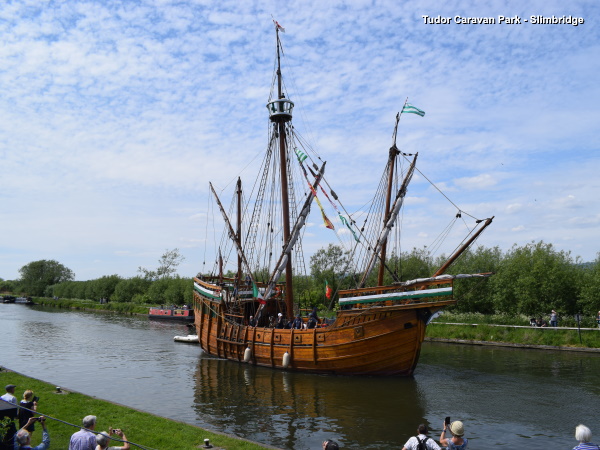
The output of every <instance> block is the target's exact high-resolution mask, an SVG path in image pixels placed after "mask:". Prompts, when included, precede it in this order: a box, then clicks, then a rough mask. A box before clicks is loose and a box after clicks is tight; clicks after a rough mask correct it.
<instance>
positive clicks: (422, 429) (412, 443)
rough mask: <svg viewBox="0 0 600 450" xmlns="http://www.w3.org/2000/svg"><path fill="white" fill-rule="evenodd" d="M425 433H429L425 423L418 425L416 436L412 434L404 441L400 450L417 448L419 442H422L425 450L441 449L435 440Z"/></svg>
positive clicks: (415, 449) (414, 449)
mask: <svg viewBox="0 0 600 450" xmlns="http://www.w3.org/2000/svg"><path fill="white" fill-rule="evenodd" d="M427 433H429V430H428V429H427V425H425V424H421V425H419V428H417V436H413V437H411V438H410V439H409V440H408V441H406V444H404V447H402V450H417V449H418V448H419V442H424V443H425V447H426V448H427V450H442V449H441V448H440V446H439V445H438V444H437V442H435V441H434V440H433V439H431V438H430V437H429V436H427Z"/></svg>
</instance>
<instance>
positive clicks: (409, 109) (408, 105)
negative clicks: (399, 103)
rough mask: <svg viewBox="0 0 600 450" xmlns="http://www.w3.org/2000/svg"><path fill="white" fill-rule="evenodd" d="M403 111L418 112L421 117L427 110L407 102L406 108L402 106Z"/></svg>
mask: <svg viewBox="0 0 600 450" xmlns="http://www.w3.org/2000/svg"><path fill="white" fill-rule="evenodd" d="M402 112H403V113H411V114H418V115H419V116H421V117H423V116H424V115H425V111H423V110H422V109H419V108H417V107H416V106H413V105H411V104H410V103H406V104H405V105H404V108H402Z"/></svg>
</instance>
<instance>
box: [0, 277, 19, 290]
mask: <svg viewBox="0 0 600 450" xmlns="http://www.w3.org/2000/svg"><path fill="white" fill-rule="evenodd" d="M15 285H16V283H15V282H14V281H11V280H3V279H2V278H0V292H15V291H16V289H15Z"/></svg>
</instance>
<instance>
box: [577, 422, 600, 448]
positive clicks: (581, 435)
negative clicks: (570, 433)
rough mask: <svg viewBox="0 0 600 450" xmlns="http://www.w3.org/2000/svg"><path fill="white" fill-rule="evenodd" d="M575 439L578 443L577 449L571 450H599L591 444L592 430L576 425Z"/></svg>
mask: <svg viewBox="0 0 600 450" xmlns="http://www.w3.org/2000/svg"><path fill="white" fill-rule="evenodd" d="M575 439H577V440H578V441H579V445H578V446H577V447H573V450H598V448H600V447H599V446H598V445H596V444H592V443H591V442H590V441H591V440H592V430H590V429H589V428H588V427H586V426H585V425H577V428H575Z"/></svg>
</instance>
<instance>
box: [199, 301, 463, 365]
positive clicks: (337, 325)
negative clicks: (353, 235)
mask: <svg viewBox="0 0 600 450" xmlns="http://www.w3.org/2000/svg"><path fill="white" fill-rule="evenodd" d="M454 303H455V301H454V300H450V299H448V300H442V301H431V302H424V303H417V304H405V305H392V306H377V307H372V308H368V309H352V310H343V311H339V312H338V316H337V319H336V321H335V322H334V323H333V324H332V325H330V326H328V327H324V328H314V329H303V330H293V329H292V330H290V329H274V328H262V327H250V326H246V325H243V324H239V323H235V322H234V321H229V320H226V319H225V316H224V315H223V311H222V306H223V303H222V302H221V301H220V300H217V299H215V298H206V297H205V296H202V295H199V294H198V293H197V292H194V308H195V317H196V319H195V326H196V331H197V333H198V337H199V341H200V345H201V347H202V349H203V350H204V351H205V352H206V353H208V354H209V355H212V356H216V357H219V358H224V359H228V360H233V361H238V362H247V363H249V364H255V365H258V366H264V367H271V368H276V369H287V370H291V371H300V372H311V373H324V374H340V375H387V376H390V375H397V376H398V375H399V376H408V375H412V373H413V372H414V370H415V367H416V365H417V361H418V359H419V353H420V350H421V344H422V342H423V339H424V337H425V328H426V323H427V319H428V318H429V317H431V315H432V314H434V313H435V312H436V311H438V310H439V309H441V308H443V307H444V306H447V305H451V304H454ZM246 349H249V352H250V353H249V354H248V352H247V351H246ZM286 353H287V354H288V355H289V363H288V365H287V367H286V366H285V365H284V355H285V354H286ZM245 357H246V358H247V359H248V360H247V361H245Z"/></svg>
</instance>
